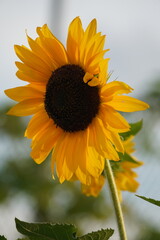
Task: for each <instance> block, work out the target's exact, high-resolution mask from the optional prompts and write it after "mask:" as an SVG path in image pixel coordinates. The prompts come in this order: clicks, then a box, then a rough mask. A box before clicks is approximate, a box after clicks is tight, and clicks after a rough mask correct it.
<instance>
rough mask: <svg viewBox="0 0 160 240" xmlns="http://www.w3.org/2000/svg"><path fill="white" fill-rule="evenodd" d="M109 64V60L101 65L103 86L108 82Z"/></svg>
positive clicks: (100, 76)
mask: <svg viewBox="0 0 160 240" xmlns="http://www.w3.org/2000/svg"><path fill="white" fill-rule="evenodd" d="M108 62H109V58H107V59H104V60H102V61H101V62H100V63H99V82H100V84H101V85H103V84H105V83H106V81H107V76H108Z"/></svg>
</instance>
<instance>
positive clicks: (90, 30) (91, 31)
mask: <svg viewBox="0 0 160 240" xmlns="http://www.w3.org/2000/svg"><path fill="white" fill-rule="evenodd" d="M96 29H97V21H96V19H93V20H92V21H91V22H90V24H89V25H88V27H87V29H86V31H85V32H84V35H83V38H82V41H81V43H80V62H81V64H82V65H84V59H85V50H86V49H87V47H88V42H89V41H90V39H91V38H92V37H93V36H94V35H95V34H96Z"/></svg>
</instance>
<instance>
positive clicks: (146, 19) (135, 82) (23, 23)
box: [0, 0, 160, 101]
mask: <svg viewBox="0 0 160 240" xmlns="http://www.w3.org/2000/svg"><path fill="white" fill-rule="evenodd" d="M159 11H160V1H159V0H134V1H132V0H120V1H118V0H99V1H97V0H87V1H86V0H81V1H78V0H67V1H66V0H59V1H56V0H53V1H52V0H34V1H32V0H28V1H21V0H14V1H10V0H1V1H0V16H1V21H0V24H1V44H0V56H1V57H0V62H1V69H0V75H1V84H2V87H1V90H2V92H1V94H0V99H2V101H8V99H7V97H6V96H5V95H4V93H3V90H4V89H6V88H11V87H15V86H19V85H22V84H24V82H22V81H21V82H20V81H19V80H18V79H17V78H16V76H15V72H16V67H15V64H14V62H15V60H17V57H16V55H15V53H14V48H13V46H14V44H19V45H21V44H24V45H27V41H26V33H25V31H27V33H28V34H29V35H30V36H31V37H33V38H35V37H36V27H37V26H42V25H43V24H44V23H47V24H48V25H49V27H50V28H51V29H52V30H53V33H54V34H55V35H56V36H57V37H59V38H60V40H61V41H62V42H63V44H65V41H66V36H67V29H68V25H69V23H70V22H71V21H72V19H73V18H75V17H76V16H80V17H81V19H82V22H83V26H84V27H86V26H87V25H88V24H89V22H90V21H91V20H92V19H93V18H96V19H97V21H98V31H101V32H102V33H103V34H105V35H106V36H107V41H106V45H105V46H106V48H109V49H110V51H109V52H108V53H107V54H106V57H110V65H109V71H111V72H113V73H112V77H111V80H114V79H118V80H119V81H124V82H126V83H128V84H130V85H131V86H132V87H133V88H134V89H135V91H134V94H135V95H136V97H137V96H138V95H141V94H143V91H144V90H147V88H149V87H150V86H151V84H152V83H151V80H153V79H156V78H157V77H158V76H159V75H160V66H159V62H160V47H159V43H160V29H159V22H160V14H159Z"/></svg>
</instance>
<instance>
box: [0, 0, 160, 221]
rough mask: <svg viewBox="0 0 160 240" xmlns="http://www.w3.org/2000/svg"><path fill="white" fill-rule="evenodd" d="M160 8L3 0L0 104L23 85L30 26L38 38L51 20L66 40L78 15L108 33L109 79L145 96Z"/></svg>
mask: <svg viewBox="0 0 160 240" xmlns="http://www.w3.org/2000/svg"><path fill="white" fill-rule="evenodd" d="M159 13H160V1H159V0H134V1H133V0H81V1H78V0H34V1H33V0H27V1H26V0H23V1H22V0H14V1H10V0H0V19H1V21H0V29H1V41H0V42H1V44H0V64H1V67H0V76H1V90H0V106H1V104H3V103H5V102H11V100H9V99H8V98H7V97H6V96H5V94H4V93H3V91H4V90H5V89H7V88H12V87H16V86H20V85H23V84H24V82H23V81H20V80H18V79H17V77H16V76H15V72H16V67H15V64H14V62H15V61H16V60H17V57H16V54H15V53H14V47H13V46H14V44H18V45H21V44H24V45H27V41H26V30H27V33H28V35H29V36H31V37H32V38H35V37H36V27H37V26H42V25H43V24H44V23H47V24H48V26H49V27H50V28H51V29H52V31H53V33H54V34H55V35H56V36H57V37H58V38H59V39H60V40H61V41H62V42H63V44H64V45H65V41H66V36H67V30H68V26H69V23H70V22H71V21H72V20H73V18H75V17H76V16H80V18H81V20H82V23H83V26H84V27H86V26H87V25H88V24H89V22H90V21H91V20H92V19H93V18H96V19H97V22H98V31H100V32H102V33H103V34H105V35H106V36H107V41H106V45H105V47H106V48H109V49H110V51H109V52H107V55H106V57H109V58H110V64H109V71H111V72H113V73H112V76H111V80H114V79H118V80H119V81H124V82H126V83H127V84H129V85H131V86H132V87H133V88H134V89H135V91H134V96H136V97H137V98H139V99H141V96H143V94H144V92H146V91H147V90H148V89H149V88H150V87H151V86H152V81H154V79H155V80H156V79H157V78H158V77H159V76H160V27H159V23H160V14H159ZM147 168H149V165H148V166H147ZM148 172H149V169H148ZM146 208H147V207H146ZM143 209H144V208H143ZM155 212H156V209H155V211H153V214H155ZM153 214H152V215H153ZM13 215H14V214H13ZM148 217H149V216H148ZM152 219H154V216H152Z"/></svg>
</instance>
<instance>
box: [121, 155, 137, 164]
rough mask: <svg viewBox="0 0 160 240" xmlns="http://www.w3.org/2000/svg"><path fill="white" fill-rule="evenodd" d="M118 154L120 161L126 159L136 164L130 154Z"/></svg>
mask: <svg viewBox="0 0 160 240" xmlns="http://www.w3.org/2000/svg"><path fill="white" fill-rule="evenodd" d="M118 154H119V158H120V160H121V161H128V162H132V163H137V164H138V162H136V161H135V160H134V158H133V157H132V156H131V155H129V154H128V153H126V152H125V153H124V154H123V153H120V152H119V153H118Z"/></svg>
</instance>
